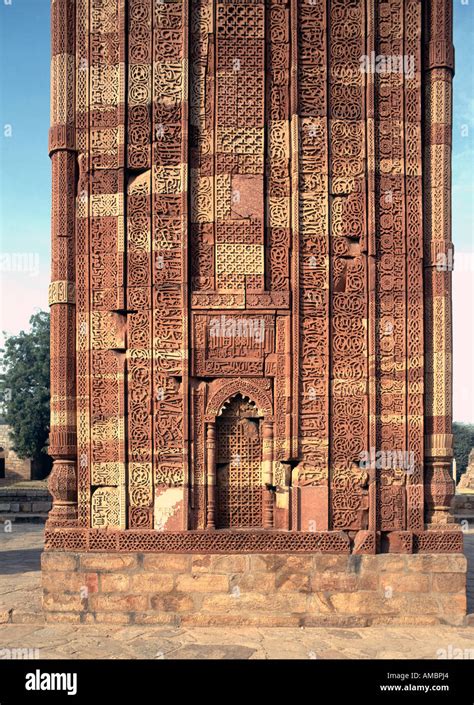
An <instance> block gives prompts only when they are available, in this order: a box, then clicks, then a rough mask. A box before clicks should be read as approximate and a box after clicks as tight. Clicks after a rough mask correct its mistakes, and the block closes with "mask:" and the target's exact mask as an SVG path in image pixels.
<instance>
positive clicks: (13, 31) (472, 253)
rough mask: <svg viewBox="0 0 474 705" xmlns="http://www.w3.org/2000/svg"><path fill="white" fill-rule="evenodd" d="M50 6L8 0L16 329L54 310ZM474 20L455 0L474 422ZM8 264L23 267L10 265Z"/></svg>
mask: <svg viewBox="0 0 474 705" xmlns="http://www.w3.org/2000/svg"><path fill="white" fill-rule="evenodd" d="M49 6H50V3H49V0H13V3H12V4H11V5H5V4H4V3H3V2H1V0H0V40H1V41H0V61H1V67H2V70H1V77H0V128H1V133H0V150H1V152H0V243H1V244H0V277H1V293H2V301H1V307H0V331H2V330H5V331H7V333H9V334H17V333H18V332H19V331H20V330H28V327H29V325H28V322H29V319H30V316H31V315H32V314H33V313H35V312H36V311H38V310H47V309H48V301H47V298H48V284H49V276H50V275H49V271H50V263H49V259H50V202H51V195H50V189H51V177H50V162H49V158H48V153H47V152H48V127H49V54H50V37H49ZM473 27H474V2H471V3H469V4H468V5H465V4H462V3H461V1H460V0H454V43H455V49H456V74H455V78H454V110H453V193H452V213H453V241H454V246H455V260H454V261H455V268H454V273H453V348H454V352H453V360H454V414H453V415H454V420H455V421H462V422H466V423H474V360H473V350H474V332H473V331H474V233H473V214H474V211H473V204H474V198H473V196H474V181H473V165H474V147H473V136H474V118H473V116H474V110H473V108H474V81H473V75H474V66H473V58H472V47H473V45H474V42H473V40H474V34H473ZM6 125H11V130H12V135H11V137H6V136H5V126H6ZM15 255H19V257H17V258H16V262H14V263H13V265H12V259H13V260H15ZM25 255H27V256H28V257H27V258H26V260H25ZM8 258H9V259H8ZM5 263H6V264H7V265H8V266H9V268H10V270H12V269H13V270H14V271H5ZM25 266H26V271H25ZM0 344H1V341H0Z"/></svg>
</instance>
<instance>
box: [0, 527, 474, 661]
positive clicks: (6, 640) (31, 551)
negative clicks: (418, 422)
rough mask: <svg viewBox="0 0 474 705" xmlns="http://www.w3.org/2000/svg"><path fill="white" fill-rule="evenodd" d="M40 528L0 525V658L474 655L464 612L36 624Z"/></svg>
mask: <svg viewBox="0 0 474 705" xmlns="http://www.w3.org/2000/svg"><path fill="white" fill-rule="evenodd" d="M43 528H44V527H43V526H39V525H27V524H21V525H20V524H18V525H16V526H15V525H13V526H12V532H11V533H8V532H4V531H2V530H1V527H0V656H1V655H2V650H5V649H15V648H16V649H33V650H36V649H37V650H38V651H33V652H31V653H32V655H34V657H37V658H46V659H52V658H58V659H67V658H109V659H121V658H148V659H163V658H164V659H167V658H169V659H196V658H201V659H209V658H218V659H236V658H240V659H274V658H294V659H333V658H338V659H339V658H340V659H364V658H377V659H386V658H395V659H405V658H413V659H436V658H442V657H443V655H444V652H447V653H452V652H453V649H461V650H462V654H463V655H464V658H474V619H473V618H472V617H471V619H470V626H467V627H448V626H433V627H410V626H403V627H387V626H380V627H367V628H364V629H356V628H354V629H342V628H319V627H318V628H306V629H303V628H301V629H296V628H292V629H289V628H276V627H274V628H271V629H270V628H251V627H245V628H238V629H237V628H233V629H232V630H230V629H228V628H219V627H213V628H203V627H200V628H192V629H187V628H170V627H153V626H150V627H148V626H143V627H142V626H127V627H120V626H113V625H109V624H108V625H104V626H96V625H80V626H76V625H69V624H58V625H55V624H41V622H40V619H41V588H40V583H41V573H40V554H41V549H42V544H43ZM465 546H466V554H467V556H468V561H469V574H468V599H469V608H468V609H469V612H474V532H470V533H469V534H466V536H465ZM6 621H10V622H13V623H9V624H7V623H5V622H6ZM2 622H3V623H2ZM449 649H451V651H449ZM6 653H8V652H5V651H4V652H3V657H5V654H6ZM458 653H460V652H458Z"/></svg>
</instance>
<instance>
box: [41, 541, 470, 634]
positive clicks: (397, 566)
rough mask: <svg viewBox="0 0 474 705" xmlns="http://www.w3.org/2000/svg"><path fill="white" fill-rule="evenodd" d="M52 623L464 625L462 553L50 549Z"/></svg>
mask: <svg viewBox="0 0 474 705" xmlns="http://www.w3.org/2000/svg"><path fill="white" fill-rule="evenodd" d="M42 569H43V591H44V592H43V608H44V610H45V616H46V621H48V622H73V623H77V624H79V623H85V624H91V623H110V624H173V625H177V626H178V625H193V626H199V625H202V626H212V625H235V626H280V627H281V626H308V627H310V626H325V625H330V626H358V627H359V626H368V625H371V624H453V625H460V624H463V622H464V619H465V614H466V558H465V557H464V556H463V555H459V554H412V555H410V554H408V555H403V554H399V555H394V554H379V555H327V554H325V555H324V554H299V555H295V554H247V555H242V554H240V555H236V554H228V555H227V554H224V555H223V554H219V555H217V554H206V555H196V554H194V555H189V554H175V553H174V554H173V553H159V554H150V553H123V554H121V553H116V552H113V553H112V552H110V553H78V552H62V551H47V552H45V553H43V556H42Z"/></svg>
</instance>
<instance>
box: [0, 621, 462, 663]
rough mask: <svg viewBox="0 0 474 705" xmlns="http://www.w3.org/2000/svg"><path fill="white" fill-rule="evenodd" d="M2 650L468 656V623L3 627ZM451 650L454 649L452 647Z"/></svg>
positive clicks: (44, 654)
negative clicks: (342, 626)
mask: <svg viewBox="0 0 474 705" xmlns="http://www.w3.org/2000/svg"><path fill="white" fill-rule="evenodd" d="M2 649H9V650H13V649H30V650H31V652H30V653H32V654H34V656H35V657H36V658H42V659H69V658H71V659H127V658H130V659H277V658H285V659H369V658H371V659H389V658H393V659H440V658H453V654H455V653H456V654H458V656H457V657H458V658H465V659H468V658H471V659H474V627H444V626H437V627H411V628H410V627H368V628H363V629H338V628H334V629H326V628H317V627H316V628H306V629H305V628H299V629H295V628H279V627H272V628H259V629H257V628H251V627H248V628H247V627H246V628H235V629H232V630H229V629H227V628H220V627H212V628H211V627H209V628H202V627H200V628H193V629H170V628H163V627H138V626H127V627H113V626H111V625H107V626H106V627H97V626H95V625H91V626H89V625H81V626H74V625H72V626H70V625H61V624H59V625H47V626H41V625H30V624H28V625H27V624H6V625H3V626H2V627H1V629H0V654H1V651H2ZM455 650H457V651H455Z"/></svg>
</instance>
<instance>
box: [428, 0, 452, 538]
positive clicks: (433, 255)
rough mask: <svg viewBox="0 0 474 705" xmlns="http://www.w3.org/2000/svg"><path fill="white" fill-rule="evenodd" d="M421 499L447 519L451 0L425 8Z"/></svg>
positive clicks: (436, 519)
mask: <svg viewBox="0 0 474 705" xmlns="http://www.w3.org/2000/svg"><path fill="white" fill-rule="evenodd" d="M424 20H425V39H426V44H425V47H424V49H425V55H424V78H425V104H426V111H425V136H426V137H425V144H424V268H425V275H424V276H425V357H426V373H425V385H426V386H425V423H426V426H425V462H426V476H425V499H426V521H427V523H428V526H430V525H434V526H438V525H440V524H441V525H443V524H446V523H448V522H449V506H450V502H451V499H452V495H453V492H454V485H453V482H452V479H451V462H452V454H453V450H452V427H451V422H452V352H451V350H452V331H451V326H452V320H451V272H450V271H449V268H448V267H446V266H444V263H446V262H448V261H450V258H449V257H448V254H449V250H450V249H451V248H452V243H451V206H450V200H451V124H452V116H451V110H452V83H451V82H452V76H453V72H454V50H453V45H452V3H451V1H450V0H430V2H427V3H426V6H425V18H424Z"/></svg>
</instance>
